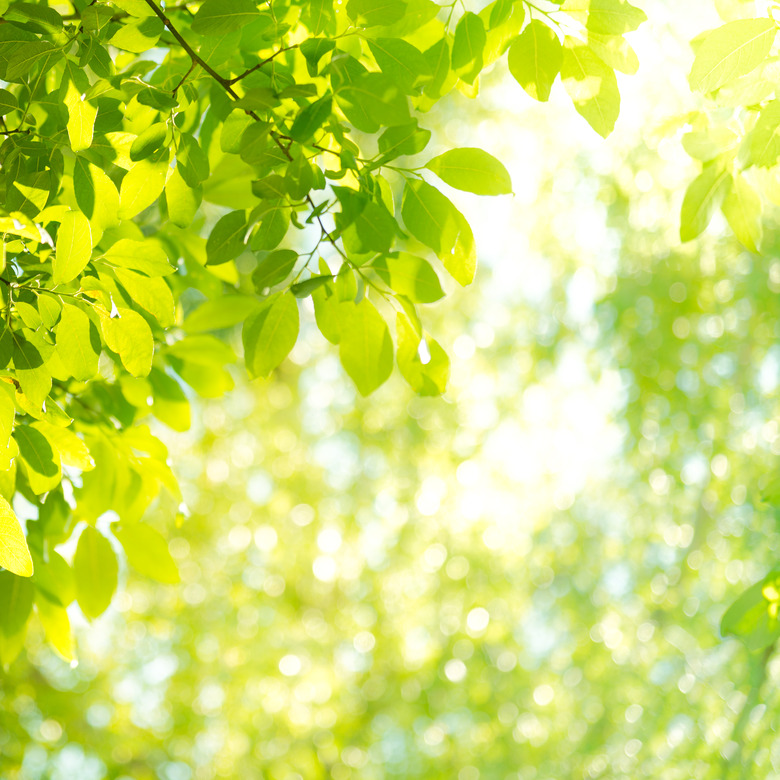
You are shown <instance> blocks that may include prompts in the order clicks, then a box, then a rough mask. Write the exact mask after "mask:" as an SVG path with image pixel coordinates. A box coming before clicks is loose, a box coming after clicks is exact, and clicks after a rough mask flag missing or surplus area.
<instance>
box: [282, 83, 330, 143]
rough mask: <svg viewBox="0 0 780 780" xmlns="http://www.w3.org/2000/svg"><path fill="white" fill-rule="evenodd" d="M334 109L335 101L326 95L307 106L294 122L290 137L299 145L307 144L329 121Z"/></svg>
mask: <svg viewBox="0 0 780 780" xmlns="http://www.w3.org/2000/svg"><path fill="white" fill-rule="evenodd" d="M332 107H333V99H332V98H331V96H330V95H325V96H324V97H321V98H320V99H319V100H315V101H314V102H313V103H310V104H309V105H308V106H306V107H305V108H304V109H303V110H302V111H301V113H300V114H298V116H297V117H295V121H294V122H293V125H292V127H291V128H290V137H291V138H293V139H295V140H296V141H298V143H301V144H303V143H306V141H308V140H309V139H310V138H311V137H312V136H313V135H314V134H315V133H316V132H317V131H318V130H319V129H320V128H321V127H322V126H323V124H325V122H326V121H327V119H328V117H329V116H330V112H331V110H332Z"/></svg>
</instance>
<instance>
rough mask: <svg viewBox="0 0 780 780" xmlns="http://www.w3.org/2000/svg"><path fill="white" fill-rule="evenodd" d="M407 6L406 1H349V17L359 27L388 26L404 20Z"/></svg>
mask: <svg viewBox="0 0 780 780" xmlns="http://www.w3.org/2000/svg"><path fill="white" fill-rule="evenodd" d="M406 6H407V3H406V2H404V0H349V2H348V3H347V15H348V16H349V18H350V19H352V21H354V22H355V23H356V24H357V25H358V26H359V27H377V26H379V25H383V26H387V25H390V24H394V23H395V22H397V21H399V20H400V19H401V18H403V15H404V13H405V11H406Z"/></svg>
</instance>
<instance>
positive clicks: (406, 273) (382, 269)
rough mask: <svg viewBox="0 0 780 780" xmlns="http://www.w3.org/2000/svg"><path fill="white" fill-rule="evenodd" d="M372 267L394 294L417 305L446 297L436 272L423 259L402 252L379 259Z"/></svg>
mask: <svg viewBox="0 0 780 780" xmlns="http://www.w3.org/2000/svg"><path fill="white" fill-rule="evenodd" d="M371 267H372V268H373V269H374V270H375V271H376V272H377V274H378V275H379V277H380V279H382V281H383V282H385V284H387V285H389V287H390V289H392V290H393V292H396V293H400V294H401V295H405V296H406V297H407V298H409V300H411V301H414V302H415V303H433V302H434V301H438V300H439V299H440V298H443V297H444V290H442V288H441V282H440V281H439V277H438V276H437V275H436V271H434V270H433V268H431V265H430V263H428V262H427V261H426V260H423V258H422V257H417V256H415V255H410V254H407V253H406V252H400V253H398V254H393V255H386V256H384V257H380V258H378V259H377V260H375V261H374V262H373V263H372V265H371Z"/></svg>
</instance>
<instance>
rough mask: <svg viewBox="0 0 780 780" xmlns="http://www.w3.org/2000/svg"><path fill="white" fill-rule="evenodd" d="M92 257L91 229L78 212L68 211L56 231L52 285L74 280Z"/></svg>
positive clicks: (86, 220)
mask: <svg viewBox="0 0 780 780" xmlns="http://www.w3.org/2000/svg"><path fill="white" fill-rule="evenodd" d="M91 255H92V229H91V228H90V225H89V220H88V219H87V218H86V217H85V216H84V215H83V214H82V213H81V212H79V211H69V212H68V213H67V214H65V216H64V217H63V218H62V222H61V223H60V227H59V230H58V231H57V252H56V254H55V256H54V261H53V271H54V273H53V276H52V281H53V282H54V284H64V283H65V282H70V281H72V280H73V279H75V278H76V277H77V276H78V275H79V274H80V273H81V272H82V271H83V270H84V269H85V268H86V266H87V263H88V262H89V258H90V256H91Z"/></svg>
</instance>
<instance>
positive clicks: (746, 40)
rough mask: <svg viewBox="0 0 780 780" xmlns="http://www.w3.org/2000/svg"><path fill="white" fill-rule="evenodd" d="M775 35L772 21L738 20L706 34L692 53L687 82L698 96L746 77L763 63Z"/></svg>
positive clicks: (774, 26)
mask: <svg viewBox="0 0 780 780" xmlns="http://www.w3.org/2000/svg"><path fill="white" fill-rule="evenodd" d="M776 34H777V25H776V23H775V22H774V20H772V19H738V20H737V21H734V22H729V23H728V24H724V25H723V26H722V27H718V29H717V30H713V31H712V32H711V33H709V34H708V35H707V36H706V37H705V38H704V40H703V41H702V42H701V44H700V45H699V48H698V49H697V51H696V59H694V61H693V67H692V68H691V74H690V76H689V81H690V84H691V88H692V89H695V90H697V91H699V92H713V91H714V90H716V89H718V87H720V86H723V84H727V83H728V82H729V81H733V80H734V79H736V78H738V77H739V76H744V75H745V74H747V73H750V71H752V70H753V69H754V68H756V67H758V66H759V65H760V64H761V63H762V62H763V61H764V59H766V57H767V55H768V54H769V51H770V50H771V48H772V43H773V41H774V39H775V35H776Z"/></svg>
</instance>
